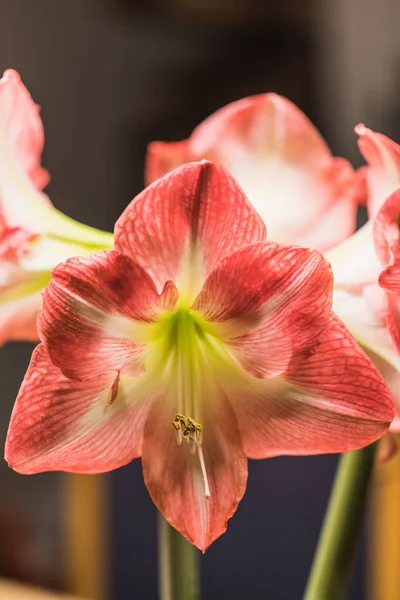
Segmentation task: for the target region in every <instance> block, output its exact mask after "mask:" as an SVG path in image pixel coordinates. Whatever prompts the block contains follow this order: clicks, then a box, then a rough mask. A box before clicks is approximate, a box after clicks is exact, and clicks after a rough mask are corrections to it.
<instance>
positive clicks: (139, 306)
mask: <svg viewBox="0 0 400 600" xmlns="http://www.w3.org/2000/svg"><path fill="white" fill-rule="evenodd" d="M175 301H176V294H175V292H174V290H173V289H171V286H166V289H165V292H164V293H163V294H162V295H159V294H158V293H157V290H156V288H155V286H154V284H153V282H152V280H151V278H150V277H149V275H148V274H147V273H146V272H145V271H144V270H143V269H142V267H140V266H139V265H137V264H136V263H134V262H133V261H132V260H131V259H130V258H129V257H128V256H124V255H122V254H120V253H119V252H115V251H114V250H106V251H103V252H98V253H97V254H93V255H92V256H91V257H89V258H82V257H75V258H70V259H68V260H67V261H65V262H64V263H62V264H60V265H58V267H56V268H55V269H54V270H53V272H52V279H51V281H50V283H49V285H48V286H47V288H46V290H45V292H44V295H43V308H42V311H41V314H40V317H39V321H38V327H39V335H40V337H41V339H42V341H43V342H44V343H45V345H46V348H47V350H48V352H49V354H50V357H51V360H52V361H53V363H54V364H55V365H57V366H58V367H59V368H60V369H61V370H62V371H63V373H64V374H65V375H66V376H67V377H71V378H73V379H81V380H83V379H91V378H94V377H97V376H98V375H101V374H102V373H107V372H109V371H111V370H115V371H121V372H129V373H131V374H134V373H136V372H138V371H140V370H141V368H142V358H141V350H142V346H141V344H140V342H139V341H135V334H136V330H135V324H138V323H140V322H142V323H146V322H147V323H149V322H152V321H154V319H155V318H156V317H157V312H158V310H159V309H160V307H165V306H166V305H167V306H168V302H169V303H170V304H171V306H173V305H174V302H175Z"/></svg>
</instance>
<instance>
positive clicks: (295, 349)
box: [6, 161, 394, 551]
mask: <svg viewBox="0 0 400 600" xmlns="http://www.w3.org/2000/svg"><path fill="white" fill-rule="evenodd" d="M265 237H266V233H265V226H264V224H263V221H262V220H261V218H260V217H259V216H258V214H257V213H256V211H255V210H254V209H253V207H252V206H251V204H250V203H249V202H248V200H247V198H246V197H245V195H244V193H243V192H242V190H241V189H240V187H239V186H238V185H237V183H236V182H235V180H234V179H233V178H232V177H231V176H230V175H229V174H228V173H227V172H226V171H225V170H224V169H223V168H222V167H220V166H217V165H215V164H213V163H211V162H207V161H204V162H202V163H191V164H187V165H185V166H183V167H181V168H179V169H176V170H175V171H173V172H172V173H170V174H169V175H166V176H165V177H163V178H162V179H160V180H157V181H156V182H155V183H153V184H152V185H150V186H149V187H148V188H147V189H145V190H144V191H143V192H142V193H141V194H139V196H137V198H136V199H134V200H133V201H132V203H131V204H130V205H129V206H128V207H127V209H126V210H125V212H124V213H123V215H122V216H121V217H120V219H119V220H118V222H117V224H116V227H115V247H114V249H113V250H108V251H103V252H99V253H97V254H94V255H92V256H91V257H89V258H70V259H68V260H67V261H66V262H64V263H62V264H60V265H59V266H58V267H56V268H55V269H54V270H53V272H52V279H51V281H50V283H49V285H48V286H47V288H46V290H45V293H44V298H43V308H42V311H41V315H40V319H39V333H40V337H41V340H42V343H41V344H40V345H39V346H38V347H37V348H36V350H35V352H34V354H33V357H32V360H31V364H30V367H29V369H28V372H27V374H26V377H25V380H24V382H23V384H22V387H21V390H20V392H19V395H18V398H17V401H16V404H15V407H14V411H13V414H12V418H11V422H10V428H9V432H8V437H7V442H6V459H7V460H8V462H9V464H10V466H11V467H12V468H14V469H15V470H17V471H18V472H20V473H36V472H38V471H46V470H56V469H57V470H66V471H74V472H79V473H97V472H102V471H108V470H110V469H115V468H117V467H119V466H121V465H124V464H126V463H128V462H130V461H131V460H132V459H134V458H136V457H139V456H141V457H142V462H143V473H144V480H145V483H146V485H147V487H148V489H149V492H150V494H151V497H152V498H153V500H154V502H155V504H156V505H157V507H158V508H159V510H160V511H161V512H162V513H163V514H164V516H165V517H166V519H167V520H168V521H169V522H170V523H171V524H172V525H173V526H174V527H176V528H177V529H178V530H179V531H180V532H181V533H182V534H183V535H184V536H185V537H186V538H187V539H188V540H189V541H190V542H192V543H194V544H195V545H196V546H198V547H199V548H201V549H202V550H203V551H204V550H205V549H206V548H207V547H208V546H209V545H210V544H211V543H212V541H213V540H215V539H216V538H217V537H218V536H219V535H221V534H222V533H223V532H224V531H225V529H226V526H227V520H228V519H229V518H230V517H231V516H232V515H233V513H234V512H235V510H236V508H237V505H238V503H239V501H240V499H241V498H242V496H243V494H244V491H245V488H246V479H247V457H251V458H265V457H271V456H276V455H281V454H296V455H300V454H317V453H325V452H343V451H347V450H351V449H355V448H359V447H362V446H365V445H366V444H368V443H370V442H372V441H373V440H375V439H377V438H380V437H381V436H382V435H384V434H385V432H386V431H387V430H388V427H389V424H390V421H391V420H392V418H393V415H394V407H393V402H392V399H391V396H390V394H389V392H388V390H387V388H386V385H385V383H384V381H383V379H382V378H381V376H380V374H379V372H378V370H377V369H376V368H375V367H374V365H373V364H372V363H371V361H370V360H369V359H368V358H367V356H366V355H365V354H364V353H363V351H362V350H361V349H360V348H359V346H358V345H357V343H356V342H355V340H354V339H353V338H352V336H351V335H349V334H348V332H347V330H346V328H345V327H344V326H343V325H342V323H341V322H340V321H339V320H338V319H337V318H336V317H335V316H334V315H332V313H331V291H332V273H331V270H330V267H329V264H328V263H327V261H326V260H325V259H324V258H323V257H322V255H321V254H320V253H319V252H317V251H315V250H310V249H306V248H300V247H296V246H283V245H279V244H277V243H274V242H268V241H266V239H265Z"/></svg>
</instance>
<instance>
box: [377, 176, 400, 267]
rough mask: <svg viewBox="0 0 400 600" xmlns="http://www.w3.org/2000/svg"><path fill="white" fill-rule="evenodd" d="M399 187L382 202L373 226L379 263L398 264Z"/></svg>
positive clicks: (399, 241)
mask: <svg viewBox="0 0 400 600" xmlns="http://www.w3.org/2000/svg"><path fill="white" fill-rule="evenodd" d="M399 219H400V188H397V189H396V190H395V191H394V192H393V193H392V194H390V196H389V197H388V198H387V199H386V200H385V201H384V202H383V203H382V206H381V208H380V210H379V211H378V213H377V215H376V217H375V219H374V226H373V234H374V243H375V249H376V253H377V255H378V257H379V260H380V262H381V265H382V266H383V267H384V268H385V267H387V266H388V265H392V264H393V263H396V262H398V263H399V264H400V225H399Z"/></svg>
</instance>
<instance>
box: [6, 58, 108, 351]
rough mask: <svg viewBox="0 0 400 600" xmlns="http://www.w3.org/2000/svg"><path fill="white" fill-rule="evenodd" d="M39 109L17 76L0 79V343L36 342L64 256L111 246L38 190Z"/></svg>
mask: <svg viewBox="0 0 400 600" xmlns="http://www.w3.org/2000/svg"><path fill="white" fill-rule="evenodd" d="M43 143H44V135H43V126H42V122H41V120H40V117H39V108H38V106H37V105H36V104H35V103H34V102H33V101H32V99H31V97H30V95H29V92H28V91H27V89H26V88H25V86H24V85H23V83H22V82H21V79H20V76H19V75H18V73H16V72H15V71H12V70H8V71H6V72H5V74H4V76H3V78H2V79H1V80H0V344H1V343H3V342H5V341H6V340H8V339H33V340H34V339H37V338H38V335H37V331H36V316H37V311H38V308H39V305H40V301H41V294H40V292H41V290H42V289H43V287H44V286H45V285H46V283H47V282H48V281H49V279H50V270H51V269H52V268H53V267H54V266H55V265H57V264H58V263H59V262H61V261H62V260H64V259H65V258H67V257H68V256H74V255H76V254H82V255H88V254H90V253H92V252H94V251H96V250H99V249H101V248H105V247H110V246H112V243H113V242H112V236H111V234H106V233H103V232H99V231H97V230H95V229H92V228H91V227H86V226H85V225H81V224H79V223H76V222H75V221H73V220H72V219H69V218H68V217H66V216H65V215H63V214H62V213H60V212H59V211H57V210H56V209H55V208H54V207H53V206H52V205H51V203H50V201H49V199H48V197H47V196H46V195H45V194H44V193H43V192H42V191H41V190H42V189H43V187H44V186H45V185H47V183H48V180H49V177H48V173H47V171H45V170H44V169H43V168H42V167H41V164H40V161H41V153H42V150H43Z"/></svg>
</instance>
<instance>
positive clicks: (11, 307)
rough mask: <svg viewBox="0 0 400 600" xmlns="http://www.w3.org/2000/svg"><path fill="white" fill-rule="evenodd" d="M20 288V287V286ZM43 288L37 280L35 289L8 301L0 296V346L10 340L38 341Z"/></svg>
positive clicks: (16, 290)
mask: <svg viewBox="0 0 400 600" xmlns="http://www.w3.org/2000/svg"><path fill="white" fill-rule="evenodd" d="M21 287H22V286H21ZM42 289H43V286H42V285H41V281H40V280H38V285H37V289H36V290H35V291H31V292H29V293H21V294H20V295H19V294H18V289H15V290H13V291H14V292H16V296H15V297H11V298H9V299H7V297H6V298H2V297H1V295H0V346H2V345H3V344H5V343H6V342H8V341H11V340H24V341H38V340H39V335H38V332H37V327H36V320H37V315H38V310H39V307H40V304H41V301H42V295H41V291H42Z"/></svg>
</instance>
